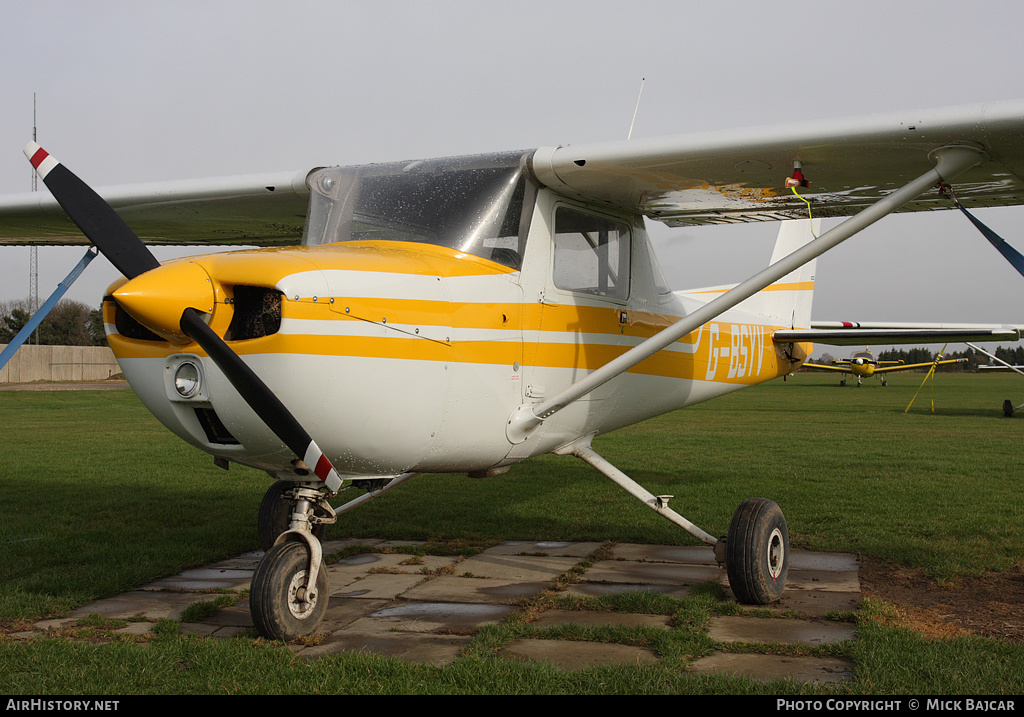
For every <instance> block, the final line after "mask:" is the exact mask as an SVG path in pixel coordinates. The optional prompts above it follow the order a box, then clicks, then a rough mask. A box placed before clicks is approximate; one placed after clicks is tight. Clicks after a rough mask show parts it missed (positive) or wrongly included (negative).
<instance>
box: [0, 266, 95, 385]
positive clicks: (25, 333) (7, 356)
mask: <svg viewBox="0 0 1024 717" xmlns="http://www.w3.org/2000/svg"><path fill="white" fill-rule="evenodd" d="M97 253H98V252H97V250H96V249H94V248H93V247H89V249H88V250H87V251H86V252H85V256H83V257H82V258H81V260H80V261H79V262H78V263H77V264H75V268H74V269H72V270H71V271H70V272H69V273H68V275H67V276H65V277H64V281H62V282H60V283H59V284H57V288H56V289H54V291H53V293H52V294H50V298H49V299H47V300H46V301H45V302H43V305H42V306H40V307H39V311H37V312H36V313H35V314H33V315H32V318H31V319H29V320H28V323H26V324H25V325H24V326H22V327H21V331H19V332H18V335H17V336H15V337H14V338H13V339H12V340H11V343H9V344H7V348H5V349H4V350H3V352H0V368H3V367H4V366H6V365H7V362H8V361H10V360H11V358H12V357H13V356H14V354H15V352H16V351H17V350H18V349H19V348H21V345H22V344H23V343H25V342H26V341H27V340H28V337H29V336H31V335H32V332H33V331H35V330H36V329H37V328H39V324H41V323H42V322H43V319H45V318H46V317H47V315H48V314H49V313H50V311H52V310H53V307H54V306H56V305H57V302H58V301H60V300H61V298H63V296H64V294H66V293H67V291H68V289H70V288H71V285H72V284H74V283H75V280H76V279H78V277H79V276H80V275H81V274H82V272H83V271H85V267H87V266H89V262H91V261H92V260H93V259H95V258H96V254H97Z"/></svg>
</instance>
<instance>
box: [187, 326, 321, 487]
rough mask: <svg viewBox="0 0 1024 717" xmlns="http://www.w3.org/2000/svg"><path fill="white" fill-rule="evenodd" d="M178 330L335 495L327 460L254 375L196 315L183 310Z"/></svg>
mask: <svg viewBox="0 0 1024 717" xmlns="http://www.w3.org/2000/svg"><path fill="white" fill-rule="evenodd" d="M181 330H182V331H184V332H185V333H186V334H188V335H189V336H190V337H192V339H193V340H194V341H195V342H196V343H197V344H199V345H200V346H202V347H203V350H204V351H206V353H207V354H208V355H209V356H210V358H211V359H213V362H214V363H215V364H217V367H218V368H220V370H221V371H223V372H224V375H225V376H226V377H227V379H228V380H229V381H230V382H231V385H232V386H234V387H235V390H237V391H238V392H239V393H240V394H241V395H242V398H244V399H245V401H246V403H248V404H249V406H250V407H251V408H252V410H254V411H255V412H256V415H258V416H259V417H260V418H261V419H262V420H263V422H264V423H266V424H267V426H268V427H269V428H270V430H271V431H273V432H274V434H275V435H276V436H277V437H278V438H280V439H281V440H282V441H283V442H284V444H285V445H286V446H288V448H290V449H291V450H292V452H293V453H294V454H295V455H297V456H299V458H301V459H302V462H303V463H304V464H305V467H306V468H307V469H308V470H309V471H311V472H312V473H314V474H315V475H316V476H317V478H319V479H320V480H321V481H323V482H324V484H325V485H326V486H327V487H328V488H329V489H330V490H331V491H332V492H335V493H336V492H337V491H338V489H339V488H340V487H341V478H340V476H339V475H338V472H337V471H336V470H335V469H334V466H333V465H331V462H330V460H328V458H327V456H325V455H324V453H323V451H321V450H320V447H319V446H317V444H316V442H315V441H314V440H313V439H312V437H310V435H309V434H308V433H306V429H304V428H303V427H302V425H301V424H300V423H299V422H298V421H297V420H296V419H295V417H294V416H293V415H292V414H291V412H290V411H289V410H288V409H287V408H286V407H285V405H284V404H283V403H281V401H280V399H278V397H277V396H276V395H275V394H274V392H273V391H271V390H270V388H269V387H268V386H267V384H265V383H263V381H262V380H261V379H260V377H259V376H257V375H256V372H255V371H253V370H252V369H251V368H249V365H248V364H247V363H245V362H244V361H243V360H242V359H241V357H240V356H239V355H238V354H236V353H235V352H234V351H233V350H232V349H231V347H230V346H228V345H227V343H225V342H224V340H223V339H222V338H221V337H220V336H218V335H217V333H216V332H215V331H214V330H213V329H211V328H210V327H209V326H207V324H206V322H205V321H203V318H202V317H201V316H200V315H199V312H198V311H196V310H195V309H185V312H184V313H183V314H182V316H181Z"/></svg>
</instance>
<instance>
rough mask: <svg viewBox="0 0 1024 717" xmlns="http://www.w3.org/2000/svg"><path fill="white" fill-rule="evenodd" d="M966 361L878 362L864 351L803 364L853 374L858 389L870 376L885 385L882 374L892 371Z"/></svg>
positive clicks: (940, 355)
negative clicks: (876, 377)
mask: <svg viewBox="0 0 1024 717" xmlns="http://www.w3.org/2000/svg"><path fill="white" fill-rule="evenodd" d="M966 361H967V359H965V358H957V359H943V358H942V354H939V355H938V356H937V357H936V360H934V361H928V362H926V363H904V362H903V361H902V360H899V361H879V360H878V359H876V358H875V355H874V354H873V353H871V352H870V351H868V350H867V349H864V350H863V351H857V352H855V353H854V354H853V356H851V357H850V358H848V359H836V360H835V361H833V362H832V363H831V364H820V363H809V362H807V361H805V362H804V368H817V369H824V370H825V371H840V372H842V373H844V374H853V375H854V376H856V377H857V387H858V388H860V386H861V381H862V380H863V379H865V378H871V377H872V376H878V378H880V379H881V380H882V385H883V386H885V385H887V383H886V380H885V378H884V376H883V374H886V373H891V372H893V371H912V370H914V369H919V368H933V367H935V366H942V365H945V364H953V363H964V362H966ZM839 385H840V386H845V385H846V379H845V378H843V379H842V380H841V381H840V382H839Z"/></svg>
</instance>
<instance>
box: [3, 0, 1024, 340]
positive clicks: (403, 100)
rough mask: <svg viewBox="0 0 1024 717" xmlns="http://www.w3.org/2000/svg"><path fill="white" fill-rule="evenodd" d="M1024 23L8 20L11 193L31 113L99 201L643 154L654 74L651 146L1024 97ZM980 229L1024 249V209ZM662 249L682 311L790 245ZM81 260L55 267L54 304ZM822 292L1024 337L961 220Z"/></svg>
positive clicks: (42, 12) (389, 5) (806, 10)
mask: <svg viewBox="0 0 1024 717" xmlns="http://www.w3.org/2000/svg"><path fill="white" fill-rule="evenodd" d="M1022 20H1024V4H1021V3H1020V1H1019V0H1001V1H985V0H976V1H975V2H972V3H963V2H952V1H949V0H929V1H927V2H916V1H910V0H900V1H899V2H893V1H892V0H888V1H885V2H875V1H871V0H859V1H858V2H829V1H827V0H818V1H817V2H813V3H784V2H774V3H766V2H760V1H758V2H754V1H749V2H748V1H745V0H742V1H737V0H733V2H729V3H709V2H706V0H705V1H703V2H691V1H689V0H674V1H672V2H660V1H657V2H656V1H653V0H634V1H633V2H630V3H624V2H621V0H618V1H615V2H605V1H602V0H585V1H581V2H559V0H543V1H534V0H516V1H515V2H500V3H499V2H483V1H482V0H473V1H468V0H467V1H438V0H430V1H427V0H421V1H420V2H412V1H402V0H374V1H373V2H369V1H364V2H344V1H339V0H334V1H331V2H326V1H325V2H315V1H313V0H289V2H280V1H279V0H277V1H274V2H263V1H258V2H257V1H253V0H246V1H245V2H228V1H218V0H201V1H194V2H193V1H186V0H175V2H145V1H142V0H132V1H130V2H113V1H106V0H92V1H90V0H64V1H60V0H33V1H32V2H30V3H29V2H14V1H13V0H0V78H2V81H0V93H2V94H0V193H3V194H6V193H17V192H24V191H28V190H29V189H31V176H32V172H31V168H30V166H29V164H28V162H27V161H26V160H25V158H24V156H23V154H22V148H23V146H24V145H25V143H26V142H27V141H28V140H29V139H31V132H32V123H33V114H32V97H33V93H35V94H36V96H37V109H38V132H39V141H40V144H42V145H43V146H44V147H46V148H47V149H48V150H49V151H51V152H52V153H53V154H54V155H55V156H57V157H58V158H59V159H61V160H62V161H63V162H64V163H65V164H67V165H68V166H69V167H70V168H71V169H72V171H74V172H75V173H77V174H78V175H79V176H81V177H82V178H83V179H85V180H86V181H87V182H89V183H90V184H92V185H93V186H99V187H102V186H104V185H110V184H121V183H128V182H135V181H157V180H165V179H185V178H196V177H207V176H219V175H229V174H246V173H255V172H269V171H279V170H301V169H306V168H310V167H313V166H319V165H328V164H357V163H365V162H375V161H388V160H400V159H412V158H420V157H434V156H441V155H451V154H467V153H476V152H484V151H492V150H505V149H520V148H532V147H538V146H543V145H553V144H580V143H587V142H599V141H605V140H620V139H625V138H626V136H627V133H628V132H629V129H630V124H631V122H632V120H633V115H634V107H635V103H636V100H637V95H638V92H639V90H640V86H641V80H642V79H643V78H646V82H645V84H644V88H643V93H642V96H641V101H640V105H639V111H638V112H637V114H636V123H635V127H634V129H633V137H634V138H637V137H656V136H660V135H668V134H679V133H688V132H701V131H706V130H713V129H717V128H730V127H744V126H756V125H772V124H778V123H780V122H786V121H788V120H794V121H797V120H799V121H803V120H807V119H816V118H831V117H842V116H850V115H860V114H871V113H876V112H892V111H898V110H906V109H919V108H925V107H940V106H946V105H958V104H971V103H978V102H986V101H992V100H1003V99H1018V98H1019V97H1021V96H1022V95H1024V88H1021V87H1020V82H1019V79H1018V77H1019V73H1020V71H1021V68H1022V67H1024V43H1022V42H1021V41H1020V28H1021V25H1022ZM40 191H46V189H45V187H44V186H43V185H42V184H41V183H40ZM978 216H979V217H980V218H982V220H983V221H985V222H987V223H988V224H989V225H990V226H991V227H992V228H993V229H995V230H996V231H997V232H1000V233H1002V234H1003V236H1004V237H1005V238H1006V239H1007V240H1008V241H1009V242H1010V243H1011V244H1015V245H1016V246H1017V248H1019V249H1021V250H1022V251H1024V208H1012V209H990V210H984V211H979V212H978ZM832 225H833V224H827V225H826V226H832ZM652 229H653V228H652ZM653 233H654V234H655V236H656V237H657V238H658V246H659V254H660V258H661V262H662V265H663V268H664V270H665V273H666V274H667V275H668V277H669V280H670V282H671V283H672V284H673V288H676V289H681V288H686V287H694V286H705V285H710V284H719V283H726V282H734V281H741V280H742V279H744V278H746V276H747V275H749V274H750V273H752V272H754V271H756V270H758V269H760V268H761V267H762V266H763V265H765V264H766V263H767V261H768V256H769V254H770V249H771V243H772V241H773V240H774V235H775V228H774V227H773V226H772V225H770V224H765V225H756V226H749V227H740V228H727V229H719V228H694V229H685V230H664V229H661V230H656V231H654V232H653ZM82 253H84V248H75V249H71V250H68V249H58V248H51V247H44V248H41V249H40V250H39V259H40V268H39V269H40V270H39V294H40V300H45V298H46V297H47V296H48V295H49V294H50V292H51V291H52V290H53V289H54V288H55V286H56V284H57V282H58V281H60V280H61V279H62V278H63V277H64V275H65V274H66V273H67V272H68V271H69V270H70V269H71V267H72V266H73V265H74V264H75V262H77V260H78V259H79V258H80V257H81V255H82ZM158 255H160V256H170V255H171V254H170V253H169V252H168V251H167V250H164V252H163V253H162V254H159V251H158ZM116 277H117V272H116V271H115V270H114V269H113V268H112V267H111V266H110V265H109V264H108V263H107V261H106V260H105V259H102V258H100V259H97V260H96V261H94V262H93V263H92V265H91V266H90V267H89V268H88V269H87V270H86V272H85V274H84V275H83V276H82V278H81V279H79V281H78V283H77V284H76V285H75V286H74V287H73V288H72V290H71V292H69V296H70V297H72V298H75V299H77V300H79V301H84V302H85V303H87V304H89V305H91V306H98V305H99V302H100V299H101V297H102V293H103V290H104V289H105V287H106V286H107V284H108V283H109V282H110V281H112V280H113V279H114V278H116ZM817 281H818V283H817V291H816V296H815V307H814V317H815V318H816V319H819V320H825V319H855V320H885V321H945V322H995V323H1022V324H1024V302H1022V298H1024V277H1021V276H1020V275H1019V274H1017V273H1016V272H1015V271H1014V270H1013V269H1012V267H1010V266H1009V264H1007V263H1006V262H1005V260H1003V259H1002V258H1001V257H1000V256H999V255H998V254H997V252H996V251H995V250H994V249H992V248H991V247H990V246H989V244H988V243H987V242H986V241H985V240H984V239H983V238H982V237H981V235H980V234H979V233H978V232H977V230H975V229H974V228H973V227H972V226H971V225H970V224H969V223H968V222H967V220H966V219H965V218H964V217H962V216H961V215H959V214H958V213H955V212H940V213H935V214H930V215H928V216H921V215H906V216H896V217H889V218H887V219H884V220H882V221H881V222H880V223H878V224H876V225H874V226H873V227H871V228H869V229H868V230H867V231H865V232H863V233H861V234H860V235H858V236H855V237H854V238H852V239H850V240H848V241H847V242H846V243H845V244H843V245H841V246H840V247H838V248H836V249H834V250H832V251H830V252H828V253H827V254H826V255H825V256H824V257H822V258H821V259H819V261H818V271H817ZM28 287H29V250H28V249H27V248H23V247H0V301H4V300H9V299H17V298H24V297H26V296H27V295H28ZM840 351H842V350H840Z"/></svg>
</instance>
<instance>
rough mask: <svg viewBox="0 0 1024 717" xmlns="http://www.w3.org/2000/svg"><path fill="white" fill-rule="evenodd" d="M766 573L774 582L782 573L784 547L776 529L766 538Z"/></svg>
mask: <svg viewBox="0 0 1024 717" xmlns="http://www.w3.org/2000/svg"><path fill="white" fill-rule="evenodd" d="M767 557H768V573H769V574H770V575H771V576H772V579H773V580H775V579H777V578H778V577H779V575H780V574H781V573H782V566H783V565H784V564H785V562H786V547H785V543H784V541H783V539H782V531H781V530H779V529H778V528H776V529H775V530H773V531H772V534H771V535H770V536H769V537H768V554H767Z"/></svg>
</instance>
